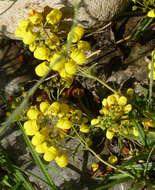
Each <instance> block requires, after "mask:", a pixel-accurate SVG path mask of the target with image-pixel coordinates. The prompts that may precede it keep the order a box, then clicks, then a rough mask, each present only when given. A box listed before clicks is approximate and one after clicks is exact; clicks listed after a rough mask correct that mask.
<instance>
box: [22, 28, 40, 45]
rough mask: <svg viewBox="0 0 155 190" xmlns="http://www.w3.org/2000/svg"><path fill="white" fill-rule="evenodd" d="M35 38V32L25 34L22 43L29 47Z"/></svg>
mask: <svg viewBox="0 0 155 190" xmlns="http://www.w3.org/2000/svg"><path fill="white" fill-rule="evenodd" d="M36 38H37V34H36V33H35V32H32V31H28V32H25V34H24V36H23V43H24V44H26V45H30V44H32V43H34V42H35V40H36Z"/></svg>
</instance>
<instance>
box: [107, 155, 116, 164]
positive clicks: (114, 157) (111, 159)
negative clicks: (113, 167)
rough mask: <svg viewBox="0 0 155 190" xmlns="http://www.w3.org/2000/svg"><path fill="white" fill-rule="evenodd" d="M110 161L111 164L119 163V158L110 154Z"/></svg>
mask: <svg viewBox="0 0 155 190" xmlns="http://www.w3.org/2000/svg"><path fill="white" fill-rule="evenodd" d="M108 162H109V163H110V164H117V162H118V158H117V157H116V156H115V155H111V156H109V158H108Z"/></svg>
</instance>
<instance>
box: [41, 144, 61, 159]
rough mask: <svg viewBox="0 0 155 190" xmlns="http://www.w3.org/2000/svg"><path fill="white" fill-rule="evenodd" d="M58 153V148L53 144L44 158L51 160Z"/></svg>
mask: <svg viewBox="0 0 155 190" xmlns="http://www.w3.org/2000/svg"><path fill="white" fill-rule="evenodd" d="M57 155H58V150H57V149H56V148H55V147H54V146H51V147H49V148H48V149H47V151H46V152H45V154H44V156H43V158H44V160H46V161H47V162H50V161H52V160H54V159H55V158H56V156H57Z"/></svg>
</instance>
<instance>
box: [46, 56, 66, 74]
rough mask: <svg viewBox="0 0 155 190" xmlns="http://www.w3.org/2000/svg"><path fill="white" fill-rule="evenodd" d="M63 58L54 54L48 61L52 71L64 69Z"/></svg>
mask: <svg viewBox="0 0 155 190" xmlns="http://www.w3.org/2000/svg"><path fill="white" fill-rule="evenodd" d="M65 61H66V60H65V58H64V57H62V55H61V54H59V53H55V54H54V55H53V56H52V58H51V59H50V66H51V67H52V69H53V70H54V71H60V70H61V69H62V68H64V67H65Z"/></svg>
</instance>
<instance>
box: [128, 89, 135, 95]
mask: <svg viewBox="0 0 155 190" xmlns="http://www.w3.org/2000/svg"><path fill="white" fill-rule="evenodd" d="M126 94H127V95H128V96H133V95H134V89H133V88H128V89H127V91H126Z"/></svg>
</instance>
